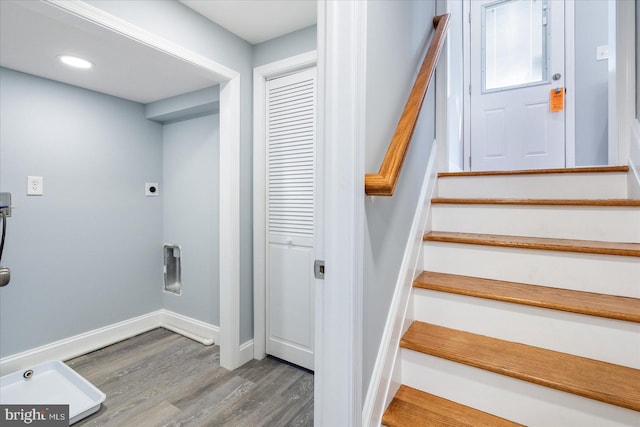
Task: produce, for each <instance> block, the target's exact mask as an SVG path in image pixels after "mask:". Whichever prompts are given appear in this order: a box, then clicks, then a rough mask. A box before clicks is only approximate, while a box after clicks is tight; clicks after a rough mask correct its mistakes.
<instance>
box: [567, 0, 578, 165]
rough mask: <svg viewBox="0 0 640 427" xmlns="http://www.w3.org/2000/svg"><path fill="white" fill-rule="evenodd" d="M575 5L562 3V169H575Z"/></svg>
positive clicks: (569, 0) (573, 0)
mask: <svg viewBox="0 0 640 427" xmlns="http://www.w3.org/2000/svg"><path fill="white" fill-rule="evenodd" d="M575 18H576V4H575V0H565V2H564V85H565V87H567V88H569V89H568V90H567V91H566V93H565V97H564V167H565V168H574V167H576V48H575V45H576V43H575V40H576V19H575Z"/></svg>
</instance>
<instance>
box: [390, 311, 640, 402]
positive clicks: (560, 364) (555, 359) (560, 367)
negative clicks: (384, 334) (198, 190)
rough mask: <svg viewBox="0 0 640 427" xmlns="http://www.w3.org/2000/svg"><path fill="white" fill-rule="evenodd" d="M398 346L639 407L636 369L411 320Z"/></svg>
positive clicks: (639, 393) (639, 397)
mask: <svg viewBox="0 0 640 427" xmlns="http://www.w3.org/2000/svg"><path fill="white" fill-rule="evenodd" d="M400 345H401V347H404V348H407V349H410V350H414V351H419V352H421V353H425V354H429V355H431V356H435V357H440V358H443V359H447V360H451V361H454V362H457V363H462V364H465V365H469V366H473V367H476V368H480V369H484V370H487V371H491V372H495V373H498V374H502V375H507V376H510V377H513V378H517V379H520V380H524V381H529V382H532V383H535V384H539V385H542V386H545V387H550V388H554V389H557V390H561V391H564V392H568V393H573V394H576V395H579V396H583V397H587V398H590V399H595V400H599V401H601V402H605V403H609V404H612V405H617V406H621V407H624V408H628V409H632V410H634V411H640V370H638V369H633V368H629V367H625V366H620V365H614V364H611V363H606V362H602V361H599V360H593V359H587V358H584V357H579V356H574V355H570V354H567V353H560V352H557V351H552V350H546V349H543V348H539V347H532V346H529V345H525V344H519V343H514V342H510V341H505V340H500V339H497V338H491V337H486V336H482V335H477V334H473V333H470V332H464V331H459V330H455V329H450V328H445V327H443V326H436V325H431V324H428V323H423V322H418V321H415V322H413V324H412V325H411V326H410V327H409V329H408V330H407V332H406V333H405V335H404V336H403V337H402V340H401V341H400Z"/></svg>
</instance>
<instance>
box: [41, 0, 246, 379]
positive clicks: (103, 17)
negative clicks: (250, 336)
mask: <svg viewBox="0 0 640 427" xmlns="http://www.w3.org/2000/svg"><path fill="white" fill-rule="evenodd" d="M41 4H46V5H47V6H53V7H56V8H58V9H60V10H63V11H65V12H67V13H70V14H73V15H75V16H78V17H80V18H82V19H85V20H86V21H88V22H91V23H93V24H96V25H100V26H102V27H104V28H106V29H108V30H110V31H113V32H115V33H118V34H121V35H123V36H125V37H128V38H130V39H131V40H133V41H136V42H138V43H140V44H142V45H145V46H148V47H150V48H152V49H156V50H158V51H160V52H163V53H165V54H167V55H170V56H173V57H175V58H178V59H181V60H182V61H184V62H187V63H189V64H192V65H194V66H196V67H198V68H201V69H203V70H206V71H207V72H209V73H211V74H212V75H213V76H214V77H215V78H216V79H217V80H218V81H220V82H221V83H220V171H219V174H220V182H224V183H225V185H223V186H220V215H219V224H218V226H219V241H220V246H221V247H224V248H225V251H224V253H225V259H224V261H223V262H220V273H219V274H220V340H219V344H220V365H221V366H222V367H224V368H227V369H235V368H237V367H238V366H240V365H241V364H242V363H243V361H242V355H241V353H242V351H241V346H240V220H239V218H240V73H239V72H237V71H235V70H233V69H230V68H228V67H225V66H224V65H222V64H220V63H218V62H215V61H212V60H211V59H209V58H206V57H204V56H202V55H200V54H198V53H195V52H193V51H191V50H189V49H187V48H185V47H183V46H181V45H178V44H176V43H174V42H171V41H169V40H167V39H165V38H163V37H160V36H158V35H156V34H154V33H151V32H150V31H147V30H145V29H143V28H140V27H138V26H136V25H134V24H131V23H130V22H128V21H125V20H123V19H121V18H118V17H116V16H114V15H111V14H109V13H107V12H104V11H103V10H102V9H99V8H97V7H95V6H92V5H90V4H87V3H85V2H82V1H73V2H69V1H60V0H45V3H41ZM34 7H35V6H34Z"/></svg>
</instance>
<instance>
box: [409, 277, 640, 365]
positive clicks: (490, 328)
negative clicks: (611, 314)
mask: <svg viewBox="0 0 640 427" xmlns="http://www.w3.org/2000/svg"><path fill="white" fill-rule="evenodd" d="M413 303H414V318H415V320H420V321H422V322H427V323H432V324H436V325H440V326H445V327H448V328H453V329H459V330H463V331H467V332H473V333H475V334H480V335H486V336H490V337H493V338H498V339H502V340H507V341H513V342H519V343H522V344H528V345H532V346H535V347H542V348H547V349H549V350H555V351H560V352H563V353H570V354H574V355H577V356H582V357H588V358H590V359H597V360H602V361H605V362H609V363H614V364H617V365H624V366H629V367H632V368H637V369H640V346H639V345H638V343H640V324H637V323H631V322H624V321H620V320H613V319H604V318H599V317H593V316H585V315H580V314H575V313H567V312H562V311H557V310H549V309H544V308H539V307H531V306H525V305H521V304H511V303H507V302H500V301H492V300H488V299H482V298H474V297H469V296H464V295H455V294H449V293H444V292H436V291H430V290H426V289H414V295H413Z"/></svg>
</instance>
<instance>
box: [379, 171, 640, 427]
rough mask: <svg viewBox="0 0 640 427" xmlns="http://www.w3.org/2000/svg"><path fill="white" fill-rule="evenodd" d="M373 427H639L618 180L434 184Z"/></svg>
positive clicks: (631, 253)
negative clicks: (387, 399)
mask: <svg viewBox="0 0 640 427" xmlns="http://www.w3.org/2000/svg"><path fill="white" fill-rule="evenodd" d="M437 185H438V190H437V193H438V195H437V197H436V198H434V199H433V200H432V208H431V209H432V211H431V225H432V227H431V228H432V230H433V231H431V232H429V233H427V234H426V235H425V236H424V248H423V251H424V265H423V268H424V270H425V271H424V272H423V273H422V274H421V275H420V276H419V277H418V278H417V279H416V280H415V282H414V286H413V291H412V296H411V302H410V308H409V313H410V314H409V316H408V320H409V322H408V323H409V324H410V326H409V327H408V329H407V330H406V332H405V334H404V336H403V338H402V340H401V343H400V347H401V349H400V362H399V363H400V372H401V374H400V377H401V382H402V385H401V386H400V388H399V389H398V391H397V393H396V395H395V397H394V398H393V400H392V401H391V403H390V404H389V406H388V408H387V410H386V412H385V414H384V417H383V424H384V425H385V426H388V427H396V426H411V427H414V426H473V427H476V426H502V425H505V426H511V425H528V426H562V427H564V426H580V427H584V426H587V427H588V426H598V427H600V426H640V200H628V198H627V168H626V167H604V168H580V169H560V170H546V171H518V172H495V173H492V172H482V173H445V174H440V175H439V179H438V184H437Z"/></svg>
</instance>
